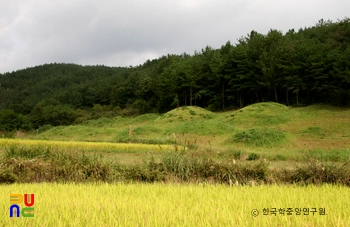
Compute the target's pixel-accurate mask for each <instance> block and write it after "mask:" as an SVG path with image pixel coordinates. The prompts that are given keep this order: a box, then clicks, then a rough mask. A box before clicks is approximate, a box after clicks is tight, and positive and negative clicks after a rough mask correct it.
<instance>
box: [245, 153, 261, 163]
mask: <svg viewBox="0 0 350 227" xmlns="http://www.w3.org/2000/svg"><path fill="white" fill-rule="evenodd" d="M257 159H259V155H258V154H255V153H251V154H249V156H248V158H247V160H249V161H253V160H257Z"/></svg>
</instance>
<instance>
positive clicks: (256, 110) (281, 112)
mask: <svg viewBox="0 0 350 227" xmlns="http://www.w3.org/2000/svg"><path fill="white" fill-rule="evenodd" d="M291 115H292V113H291V111H290V108H289V107H287V106H285V105H282V104H279V103H274V102H262V103H256V104H253V105H250V106H247V107H244V108H242V109H240V110H238V111H235V112H234V113H230V114H228V115H226V117H225V120H226V121H234V122H238V123H244V124H248V125H259V126H270V125H278V124H282V123H285V122H287V121H289V120H290V117H291Z"/></svg>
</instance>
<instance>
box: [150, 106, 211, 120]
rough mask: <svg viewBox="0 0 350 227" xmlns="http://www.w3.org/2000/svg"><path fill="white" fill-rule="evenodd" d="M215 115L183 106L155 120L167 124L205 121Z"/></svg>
mask: <svg viewBox="0 0 350 227" xmlns="http://www.w3.org/2000/svg"><path fill="white" fill-rule="evenodd" d="M215 116H216V115H215V114H214V113H213V112H211V111H208V110H205V109H203V108H201V107H198V106H183V107H179V108H176V109H174V110H171V111H169V112H167V113H165V114H163V115H161V116H159V117H158V118H157V119H156V121H155V122H156V123H167V122H176V121H191V120H207V119H213V118H214V117H215Z"/></svg>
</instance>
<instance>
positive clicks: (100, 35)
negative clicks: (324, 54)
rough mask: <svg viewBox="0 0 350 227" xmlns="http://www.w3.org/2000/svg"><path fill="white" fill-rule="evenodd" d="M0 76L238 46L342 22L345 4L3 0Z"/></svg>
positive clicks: (349, 4) (339, 0)
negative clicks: (246, 39)
mask: <svg viewBox="0 0 350 227" xmlns="http://www.w3.org/2000/svg"><path fill="white" fill-rule="evenodd" d="M0 3H1V5H0V73H4V72H10V71H16V70H18V69H23V68H27V67H33V66H36V65H42V64H45V63H53V62H57V63H61V62H65V63H76V64H81V65H97V64H98V65H101V64H103V65H108V66H130V65H138V64H142V63H143V62H145V61H146V60H147V59H154V58H158V57H161V56H162V55H167V54H181V53H184V52H186V53H188V54H193V53H194V51H195V50H197V51H200V50H201V49H202V48H204V47H206V46H207V45H209V46H211V47H213V48H220V47H221V45H223V44H225V43H226V42H227V41H228V40H230V41H231V42H232V43H236V41H237V39H238V38H240V37H241V36H246V35H247V33H249V32H250V31H252V30H255V31H258V32H260V33H263V34H266V33H267V32H268V30H269V29H270V28H273V29H278V30H281V31H282V32H284V33H285V32H286V31H288V29H290V28H295V29H299V28H300V27H305V26H306V27H309V26H313V25H314V24H315V23H317V21H318V20H319V19H321V18H323V19H325V20H327V19H331V20H333V21H337V19H344V18H345V17H349V16H350V15H349V14H350V13H349V12H350V1H349V0H0Z"/></svg>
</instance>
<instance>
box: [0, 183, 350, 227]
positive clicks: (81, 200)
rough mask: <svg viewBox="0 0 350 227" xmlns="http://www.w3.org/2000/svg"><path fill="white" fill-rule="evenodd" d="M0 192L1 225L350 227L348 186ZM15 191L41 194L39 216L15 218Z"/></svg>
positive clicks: (80, 187)
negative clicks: (12, 211) (12, 207)
mask: <svg viewBox="0 0 350 227" xmlns="http://www.w3.org/2000/svg"><path fill="white" fill-rule="evenodd" d="M0 191H1V194H0V201H1V205H0V213H1V218H0V226H26V227H30V226H55V227H60V226H67V227H68V226H152V227H153V226H298V227H300V226H317V227H320V226H327V227H329V226H344V227H345V226H349V223H350V203H349V198H350V190H349V188H346V187H342V186H330V185H323V186H319V187H316V186H308V187H296V186H277V185H274V186H256V187H251V186H242V187H241V186H237V187H229V186H224V185H209V184H203V185H198V184H197V185H193V184H192V185H185V184H181V185H175V184H128V185H127V184H114V185H111V184H102V183H101V184H97V183H96V184H66V185H64V184H48V183H45V184H13V185H0ZM13 193H18V194H24V193H28V194H34V195H35V202H34V217H33V218H25V217H19V218H10V216H9V207H10V194H13ZM264 208H266V209H269V210H268V211H267V210H264ZM272 208H276V210H277V213H276V215H274V214H273V213H272V211H273V210H272ZM286 208H292V213H291V214H290V215H287V214H286V210H285V213H284V214H282V213H279V209H286ZM295 208H301V209H303V208H305V209H307V208H309V209H310V210H309V212H308V215H306V214H307V213H304V212H306V210H305V211H303V212H302V213H301V214H300V215H297V214H296V213H295V212H296V209H295ZM312 208H316V209H317V212H316V213H312V212H311V211H314V210H313V209H312ZM320 208H325V215H320V213H319V209H320ZM255 209H256V210H255ZM264 211H265V215H264ZM258 212H259V214H258ZM281 212H282V210H281ZM252 214H258V215H257V216H256V217H254V216H253V215H252Z"/></svg>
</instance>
